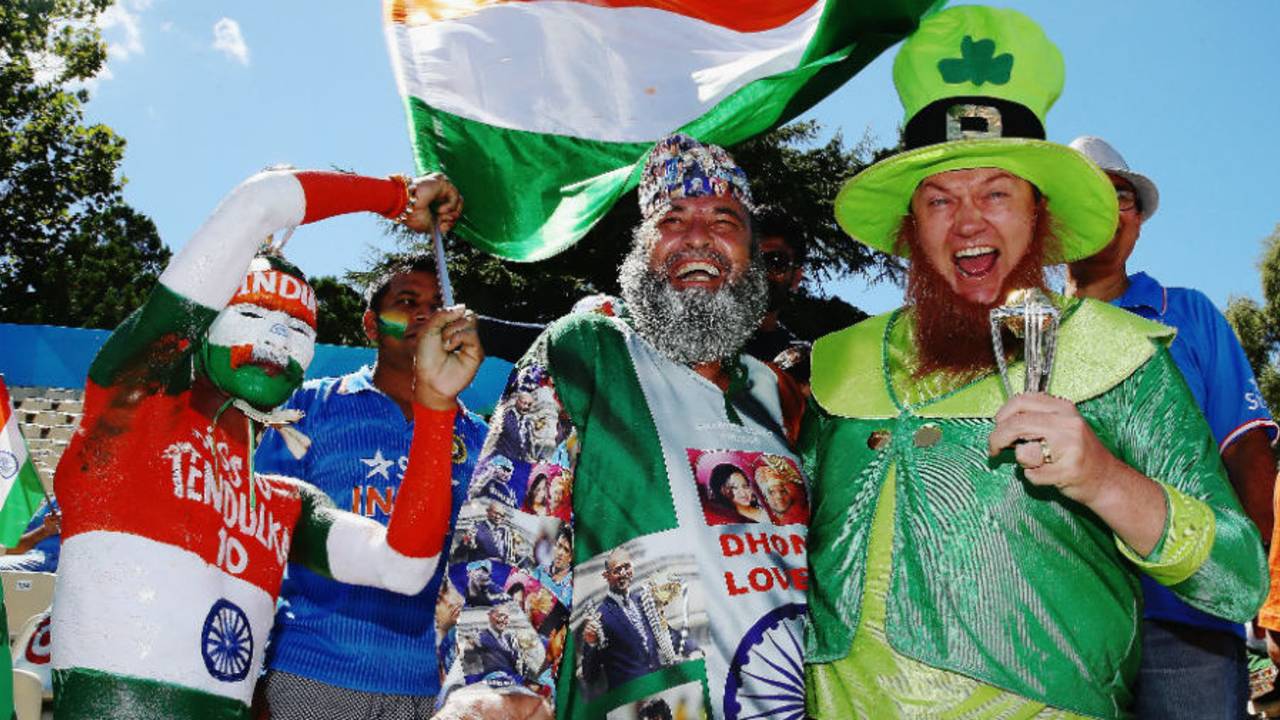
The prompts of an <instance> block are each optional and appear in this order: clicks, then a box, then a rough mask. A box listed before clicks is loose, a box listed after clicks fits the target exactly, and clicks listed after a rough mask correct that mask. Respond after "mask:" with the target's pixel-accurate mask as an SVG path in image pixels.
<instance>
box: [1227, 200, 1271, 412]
mask: <svg viewBox="0 0 1280 720" xmlns="http://www.w3.org/2000/svg"><path fill="white" fill-rule="evenodd" d="M1258 270H1259V272H1261V274H1262V294H1263V297H1264V301H1263V304H1261V305H1259V304H1258V303H1257V302H1255V301H1253V300H1251V299H1249V298H1240V297H1233V298H1231V300H1230V301H1229V302H1228V303H1227V312H1226V316H1227V321H1228V322H1230V323H1231V327H1232V328H1234V329H1235V331H1236V336H1237V337H1239V338H1240V345H1241V346H1242V347H1243V348H1244V354H1245V356H1246V357H1247V358H1249V364H1250V365H1251V366H1252V367H1253V374H1254V375H1256V376H1257V378H1258V387H1259V388H1260V389H1261V390H1262V397H1263V398H1264V399H1265V400H1266V401H1267V406H1268V407H1270V408H1271V410H1272V412H1276V411H1277V409H1280V225H1276V228H1275V229H1274V230H1272V232H1271V234H1270V235H1269V236H1267V237H1266V238H1265V239H1264V240H1263V241H1262V257H1261V258H1260V259H1259V261H1258Z"/></svg>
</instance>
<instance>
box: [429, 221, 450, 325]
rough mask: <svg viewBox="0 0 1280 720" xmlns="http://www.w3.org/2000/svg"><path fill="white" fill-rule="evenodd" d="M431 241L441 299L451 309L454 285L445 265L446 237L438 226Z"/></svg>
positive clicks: (432, 230) (432, 234) (432, 231)
mask: <svg viewBox="0 0 1280 720" xmlns="http://www.w3.org/2000/svg"><path fill="white" fill-rule="evenodd" d="M431 239H432V244H433V245H434V246H435V252H436V277H437V278H439V280H440V297H441V298H442V299H443V300H444V306H445V307H449V306H450V305H453V284H452V283H450V282H449V266H448V264H446V263H445V256H444V236H443V235H441V234H440V227H439V226H438V225H432V227H431Z"/></svg>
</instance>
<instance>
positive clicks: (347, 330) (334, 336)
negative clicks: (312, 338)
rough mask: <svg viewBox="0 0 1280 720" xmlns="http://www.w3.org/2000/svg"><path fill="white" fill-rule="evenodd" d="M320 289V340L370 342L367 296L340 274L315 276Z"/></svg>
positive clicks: (355, 344)
mask: <svg viewBox="0 0 1280 720" xmlns="http://www.w3.org/2000/svg"><path fill="white" fill-rule="evenodd" d="M311 287H312V288H314V289H315V291H316V304H317V306H318V310H317V315H316V342H322V343H330V344H332V345H347V346H351V347H358V346H361V345H368V344H369V342H368V339H367V338H366V337H365V334H364V325H363V324H362V320H361V319H362V318H363V317H364V298H363V297H362V296H361V294H360V293H358V292H356V291H355V290H353V289H352V288H351V286H349V285H347V284H345V283H343V282H342V281H341V280H339V279H338V278H336V277H333V276H331V275H325V276H321V277H315V278H311Z"/></svg>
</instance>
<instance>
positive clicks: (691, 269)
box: [679, 261, 720, 278]
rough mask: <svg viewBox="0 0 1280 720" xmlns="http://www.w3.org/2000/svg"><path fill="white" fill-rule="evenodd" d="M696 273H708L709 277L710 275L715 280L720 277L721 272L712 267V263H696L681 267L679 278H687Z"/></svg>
mask: <svg viewBox="0 0 1280 720" xmlns="http://www.w3.org/2000/svg"><path fill="white" fill-rule="evenodd" d="M696 272H703V273H706V274H707V275H710V276H711V277H713V278H718V277H720V271H719V270H717V269H716V266H715V265H712V264H711V263H705V262H696V261H695V262H691V263H689V264H687V265H685V266H683V267H681V268H680V274H679V277H681V278H686V277H688V276H690V275H692V274H693V273H696Z"/></svg>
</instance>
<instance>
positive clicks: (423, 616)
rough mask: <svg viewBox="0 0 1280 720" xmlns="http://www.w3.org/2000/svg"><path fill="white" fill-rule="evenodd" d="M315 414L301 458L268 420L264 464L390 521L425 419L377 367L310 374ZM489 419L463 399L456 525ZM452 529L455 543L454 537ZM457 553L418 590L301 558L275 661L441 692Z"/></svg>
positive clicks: (312, 672) (306, 670) (340, 681)
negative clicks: (385, 388)
mask: <svg viewBox="0 0 1280 720" xmlns="http://www.w3.org/2000/svg"><path fill="white" fill-rule="evenodd" d="M286 406H287V407H291V408H298V409H300V410H302V411H303V412H304V413H306V415H305V416H304V417H303V419H302V420H301V421H300V422H299V423H298V424H297V425H296V427H297V428H298V429H299V430H301V431H302V432H303V433H305V434H306V435H307V436H308V437H310V438H311V449H310V450H309V451H308V452H307V454H306V455H304V456H303V457H302V459H301V460H297V459H295V458H294V457H293V455H292V454H290V453H289V451H288V449H287V448H286V447H285V444H284V441H283V440H282V439H281V437H280V436H279V434H277V433H276V432H274V431H268V432H267V433H266V434H265V435H264V437H263V441H262V444H261V445H260V446H259V448H258V451H257V454H255V455H254V463H255V469H256V470H258V471H259V472H270V473H279V474H282V475H289V476H292V477H297V478H300V479H302V480H305V481H307V482H309V483H311V484H313V485H315V486H316V487H318V488H320V489H321V490H323V491H325V493H327V494H328V495H329V497H330V498H332V499H333V501H334V502H335V503H336V504H337V505H338V507H339V508H341V509H343V510H349V511H351V512H354V513H356V514H359V515H364V516H365V517H370V518H373V519H374V520H377V521H378V522H380V523H382V524H384V525H385V524H386V523H387V521H388V519H389V518H390V514H391V508H392V506H393V504H394V502H395V497H396V493H397V492H399V489H400V483H401V481H402V480H403V479H404V471H405V468H406V466H407V465H408V462H409V445H410V443H411V441H412V439H413V422H412V421H411V420H406V419H405V417H404V414H403V413H402V412H401V411H400V406H399V405H397V404H396V403H395V401H394V400H392V399H391V398H389V397H387V396H386V395H384V394H383V393H382V391H381V390H379V389H378V388H377V387H375V386H374V384H373V370H372V368H370V367H367V366H366V367H363V368H361V369H360V370H357V371H356V372H354V373H351V374H349V375H343V376H341V377H330V378H320V379H317V380H311V381H308V382H306V383H304V384H303V386H302V387H301V388H299V389H298V390H297V391H296V392H294V394H293V396H292V397H290V398H289V401H288V402H287V403H286ZM486 430H487V427H486V425H485V423H484V420H483V419H482V418H480V416H478V415H476V414H475V413H472V412H469V411H467V410H465V409H463V410H462V411H461V412H459V413H458V415H457V419H456V420H455V421H454V438H453V473H452V474H453V493H452V495H453V497H452V512H451V514H450V518H449V531H450V535H452V532H453V525H454V522H455V521H456V520H457V517H458V511H459V510H460V509H461V507H462V504H463V503H464V502H465V501H466V497H467V487H468V483H469V481H470V478H471V471H472V469H473V468H474V467H475V461H476V457H477V456H478V455H479V453H480V446H481V444H482V443H483V442H484V437H485V433H486ZM450 545H451V542H450V539H446V540H445V544H444V547H446V548H447V547H450ZM446 565H447V563H445V562H441V563H439V565H438V567H437V569H436V572H435V574H434V575H433V576H432V578H431V581H430V582H428V583H427V586H426V588H424V589H423V591H422V592H420V593H418V594H417V595H414V596H411V597H410V596H405V595H400V594H399V593H394V592H390V591H388V590H379V589H376V588H369V587H359V586H355V585H345V584H343V583H339V582H337V581H334V580H330V579H328V578H325V577H322V576H320V575H318V574H316V573H313V572H311V571H310V570H307V569H306V568H304V567H302V566H300V565H295V564H292V563H290V564H289V567H288V571H287V575H286V577H285V580H284V584H283V585H282V586H281V589H280V600H281V603H280V606H279V608H278V610H277V612H276V623H275V627H274V628H273V630H272V633H271V642H270V645H269V648H268V655H267V668H268V669H270V670H283V671H285V672H289V673H294V674H296V675H301V676H303V677H308V678H311V679H313V680H318V681H320V682H323V683H327V684H330V685H335V686H338V687H343V688H348V689H351V690H359V691H362V692H370V693H381V694H389V695H417V696H431V695H435V694H437V693H438V692H439V689H440V677H439V671H438V669H437V665H436V661H437V658H436V637H435V606H436V598H437V596H438V595H439V592H440V583H441V580H442V578H443V577H444V573H445V569H446Z"/></svg>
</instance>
